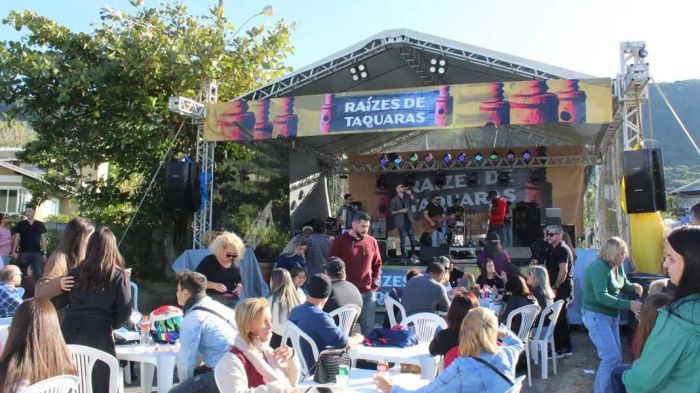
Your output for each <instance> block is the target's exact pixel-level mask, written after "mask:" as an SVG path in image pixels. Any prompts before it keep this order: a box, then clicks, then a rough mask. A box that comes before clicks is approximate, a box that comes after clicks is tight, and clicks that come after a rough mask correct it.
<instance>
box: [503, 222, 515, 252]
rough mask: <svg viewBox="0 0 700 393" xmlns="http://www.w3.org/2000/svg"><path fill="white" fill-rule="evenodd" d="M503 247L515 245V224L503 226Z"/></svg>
mask: <svg viewBox="0 0 700 393" xmlns="http://www.w3.org/2000/svg"><path fill="white" fill-rule="evenodd" d="M501 244H502V245H503V247H513V225H512V224H506V225H505V226H504V227H503V239H501Z"/></svg>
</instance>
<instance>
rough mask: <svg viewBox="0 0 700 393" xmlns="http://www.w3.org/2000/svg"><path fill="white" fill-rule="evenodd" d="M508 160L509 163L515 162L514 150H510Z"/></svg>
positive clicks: (507, 154)
mask: <svg viewBox="0 0 700 393" xmlns="http://www.w3.org/2000/svg"><path fill="white" fill-rule="evenodd" d="M506 160H508V161H509V162H513V161H515V153H514V152H513V150H508V153H506Z"/></svg>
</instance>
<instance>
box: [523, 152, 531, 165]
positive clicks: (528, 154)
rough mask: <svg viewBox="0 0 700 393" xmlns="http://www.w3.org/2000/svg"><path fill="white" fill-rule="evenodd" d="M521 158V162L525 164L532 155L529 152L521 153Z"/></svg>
mask: <svg viewBox="0 0 700 393" xmlns="http://www.w3.org/2000/svg"><path fill="white" fill-rule="evenodd" d="M522 157H523V160H525V162H528V161H530V160H532V153H530V150H525V151H524V152H523V155H522Z"/></svg>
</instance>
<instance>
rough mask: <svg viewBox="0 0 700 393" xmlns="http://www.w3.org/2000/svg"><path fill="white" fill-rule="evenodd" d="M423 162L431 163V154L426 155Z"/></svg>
mask: <svg viewBox="0 0 700 393" xmlns="http://www.w3.org/2000/svg"><path fill="white" fill-rule="evenodd" d="M423 160H425V161H428V162H430V161H432V160H433V153H428V154H426V155H425V156H424V157H423Z"/></svg>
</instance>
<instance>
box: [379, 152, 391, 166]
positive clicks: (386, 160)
mask: <svg viewBox="0 0 700 393" xmlns="http://www.w3.org/2000/svg"><path fill="white" fill-rule="evenodd" d="M388 163H389V157H387V155H386V154H382V155H381V156H380V157H379V165H382V166H384V165H387V164H388Z"/></svg>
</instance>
